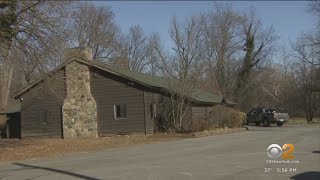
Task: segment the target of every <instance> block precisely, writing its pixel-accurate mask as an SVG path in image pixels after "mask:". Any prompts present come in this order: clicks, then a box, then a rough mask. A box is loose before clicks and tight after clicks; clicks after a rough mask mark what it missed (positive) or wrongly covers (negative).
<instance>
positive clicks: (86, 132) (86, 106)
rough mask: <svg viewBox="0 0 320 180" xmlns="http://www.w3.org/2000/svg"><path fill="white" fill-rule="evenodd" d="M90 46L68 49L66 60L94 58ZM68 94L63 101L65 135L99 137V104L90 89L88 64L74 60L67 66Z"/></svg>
mask: <svg viewBox="0 0 320 180" xmlns="http://www.w3.org/2000/svg"><path fill="white" fill-rule="evenodd" d="M91 52H92V51H91V50H90V49H88V48H72V49H66V50H65V52H64V60H65V61H69V60H71V59H72V57H78V58H81V59H86V60H92V53H91ZM65 71H66V72H65V74H66V88H67V95H66V98H65V100H64V102H63V106H62V114H63V120H62V121H63V123H62V124H63V136H64V138H73V137H92V136H94V137H97V135H98V133H97V105H96V101H95V100H94V98H93V96H92V94H91V90H90V71H89V68H88V66H87V65H84V64H82V63H79V62H77V61H72V62H70V63H68V64H67V65H66V67H65Z"/></svg>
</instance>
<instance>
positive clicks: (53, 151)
mask: <svg viewBox="0 0 320 180" xmlns="http://www.w3.org/2000/svg"><path fill="white" fill-rule="evenodd" d="M239 131H240V130H239V129H234V130H232V129H216V130H211V131H203V132H198V133H192V134H176V133H169V134H156V135H133V136H113V137H103V138H81V139H80V138H79V139H22V140H19V139H0V164H1V163H7V162H13V161H19V160H27V159H39V158H51V157H55V156H61V155H64V154H70V153H74V152H88V151H98V150H104V149H108V148H115V147H126V146H131V145H137V144H149V143H155V142H163V141H171V140H178V139H183V138H194V137H203V136H209V135H215V134H224V133H232V132H239Z"/></svg>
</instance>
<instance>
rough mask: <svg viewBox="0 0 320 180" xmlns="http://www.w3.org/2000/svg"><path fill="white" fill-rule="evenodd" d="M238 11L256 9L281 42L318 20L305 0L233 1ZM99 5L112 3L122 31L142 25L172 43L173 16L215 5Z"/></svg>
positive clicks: (178, 3) (186, 14)
mask: <svg viewBox="0 0 320 180" xmlns="http://www.w3.org/2000/svg"><path fill="white" fill-rule="evenodd" d="M231 3H232V5H233V7H234V8H235V9H236V10H246V9H248V8H250V7H254V8H255V9H256V14H257V16H258V17H259V18H260V19H261V20H262V22H263V24H264V25H267V26H270V25H273V27H274V28H275V30H276V33H277V35H279V36H280V41H279V43H280V44H288V42H289V39H290V40H295V38H296V37H297V36H298V35H299V34H300V33H301V32H302V31H308V30H310V29H311V28H312V27H313V26H314V24H315V20H314V18H313V16H312V15H311V14H308V13H306V9H307V4H308V2H306V1H234V2H231ZM95 4H97V5H99V6H100V5H109V6H111V7H112V9H113V11H114V13H115V19H116V22H117V23H118V25H119V26H120V27H121V30H122V31H123V32H127V31H128V29H129V28H130V26H133V25H137V24H139V25H141V26H142V28H143V29H144V31H145V32H146V33H151V32H158V33H159V34H160V36H161V39H162V41H163V42H164V43H165V44H167V45H170V43H169V42H170V37H169V33H168V31H169V26H170V21H171V19H172V17H173V15H176V16H177V18H178V19H179V20H183V19H184V18H186V17H190V16H192V15H197V14H199V13H201V12H206V11H208V10H209V9H210V8H212V7H213V2H209V1H99V2H95Z"/></svg>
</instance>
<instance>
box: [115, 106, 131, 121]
mask: <svg viewBox="0 0 320 180" xmlns="http://www.w3.org/2000/svg"><path fill="white" fill-rule="evenodd" d="M117 107H119V108H120V116H117V115H118V113H117ZM123 107H124V108H125V109H124V111H125V113H124V114H125V116H124V117H121V114H122V113H121V112H122V110H121V108H123ZM113 115H114V119H115V120H121V119H127V117H128V115H127V104H115V105H113Z"/></svg>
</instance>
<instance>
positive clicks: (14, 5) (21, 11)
mask: <svg viewBox="0 0 320 180" xmlns="http://www.w3.org/2000/svg"><path fill="white" fill-rule="evenodd" d="M69 4H70V3H69V2H60V1H59V2H58V1H54V2H53V1H1V2H0V9H1V12H0V21H1V23H0V25H1V31H0V39H1V42H0V48H1V51H0V59H1V60H0V66H1V67H0V69H1V80H0V81H1V82H2V83H3V86H2V87H1V92H0V94H1V97H0V100H1V107H0V108H4V107H5V106H6V104H7V103H8V101H9V95H10V93H11V88H12V87H11V86H12V77H13V76H12V72H13V68H14V66H16V67H17V66H23V65H24V63H23V61H24V59H25V58H24V57H27V58H28V60H35V59H37V60H39V59H41V58H40V57H41V56H42V55H43V53H44V52H46V53H47V54H49V53H52V52H54V51H55V48H54V47H50V43H49V42H52V41H53V39H64V38H65V37H66V34H64V32H65V31H64V27H65V26H64V25H65V23H66V22H67V21H66V18H67V16H66V15H67V14H68V8H67V7H69V6H68V5H69ZM21 56H22V57H21ZM31 56H32V57H36V58H35V59H30V57H31ZM27 64H29V63H27ZM36 64H39V62H37V63H36ZM43 66H44V65H43Z"/></svg>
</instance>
